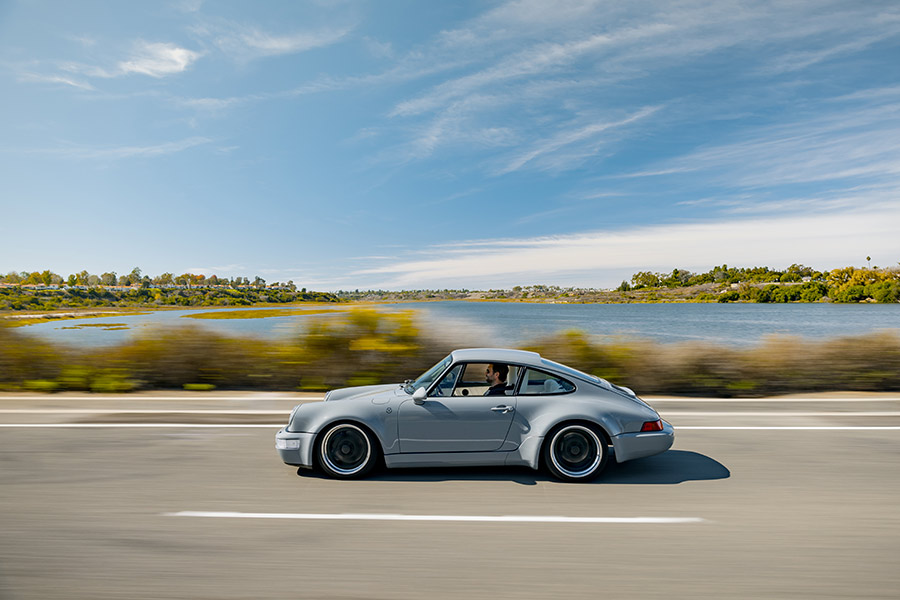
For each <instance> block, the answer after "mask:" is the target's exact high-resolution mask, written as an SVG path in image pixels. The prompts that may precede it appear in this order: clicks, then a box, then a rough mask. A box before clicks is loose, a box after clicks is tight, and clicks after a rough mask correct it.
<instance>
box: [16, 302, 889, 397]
mask: <svg viewBox="0 0 900 600" xmlns="http://www.w3.org/2000/svg"><path fill="white" fill-rule="evenodd" d="M460 346H461V344H460V341H459V340H455V341H453V342H451V341H449V340H446V339H436V338H433V337H431V336H427V335H425V334H423V333H422V332H421V331H420V330H419V328H418V326H417V325H416V322H415V318H414V314H413V313H412V312H411V311H407V312H400V313H386V312H379V311H375V310H371V309H356V310H352V311H349V312H348V313H345V314H342V315H334V316H329V317H324V316H323V317H316V318H313V319H311V320H310V321H309V322H308V325H307V327H306V329H305V330H303V331H302V332H301V333H299V334H298V335H297V336H295V337H293V338H290V339H287V340H261V339H256V338H245V337H228V336H224V335H220V334H217V333H214V332H212V331H210V330H208V329H206V328H204V327H198V326H181V327H177V328H166V329H155V330H149V331H147V332H145V333H143V334H142V335H140V336H137V337H135V338H133V339H131V340H129V341H127V342H125V343H123V344H120V345H118V346H114V347H110V348H102V349H75V348H70V347H67V346H63V345H53V344H49V343H47V342H43V341H40V340H39V339H36V338H34V337H31V336H28V335H25V334H22V333H20V332H18V331H16V330H14V329H11V328H8V327H0V389H22V388H26V389H33V390H42V391H54V390H88V391H115V392H119V391H129V390H131V389H137V388H179V389H180V388H182V387H184V385H185V384H203V385H211V386H215V387H216V388H217V389H223V388H225V389H228V388H232V389H273V390H292V389H297V388H301V389H327V388H333V387H343V386H347V385H366V384H376V383H390V382H399V381H402V380H404V379H406V378H410V377H415V376H417V375H419V374H420V373H422V372H423V371H424V370H425V369H427V368H428V367H430V366H431V365H432V364H434V363H435V362H437V361H438V360H440V359H441V358H442V357H444V356H446V355H447V354H448V353H449V352H450V351H451V350H453V348H457V347H460ZM528 349H530V350H535V351H537V352H540V353H541V354H542V355H543V356H544V357H546V358H550V359H553V360H556V361H559V362H562V363H564V364H568V365H571V366H573V367H575V368H578V369H581V370H583V371H585V372H588V373H592V374H595V375H598V376H600V377H604V378H606V379H609V380H610V381H612V382H613V383H617V384H620V385H626V386H628V387H630V388H632V389H634V390H635V391H637V392H638V393H641V394H684V395H703V396H758V395H767V394H779V393H790V392H809V391H823V390H873V391H890V390H900V337H898V335H897V333H896V332H882V333H875V334H869V335H865V336H858V337H847V338H839V339H834V340H829V341H812V340H803V339H800V338H793V337H784V336H776V337H770V338H766V339H765V340H763V342H762V343H761V344H759V345H758V346H755V347H751V348H730V347H724V346H717V345H712V344H705V343H699V342H692V343H686V344H659V343H656V342H652V341H647V340H621V339H612V340H609V339H595V338H591V337H590V336H587V335H586V334H584V333H583V332H580V331H566V332H562V333H560V334H557V335H555V336H551V337H549V338H545V339H542V340H539V341H538V342H535V343H533V344H530V345H529V346H528Z"/></svg>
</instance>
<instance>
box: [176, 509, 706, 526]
mask: <svg viewBox="0 0 900 600" xmlns="http://www.w3.org/2000/svg"><path fill="white" fill-rule="evenodd" d="M162 516H165V517H199V518H219V519H303V520H314V521H451V522H460V521H463V522H480V523H484V522H487V523H620V524H654V525H658V524H676V523H705V522H707V520H706V519H701V518H700V517H557V516H542V515H497V516H493V515H403V514H367V513H249V512H211V511H193V510H185V511H181V512H173V513H163V514H162Z"/></svg>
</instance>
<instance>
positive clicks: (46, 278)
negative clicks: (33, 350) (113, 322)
mask: <svg viewBox="0 0 900 600" xmlns="http://www.w3.org/2000/svg"><path fill="white" fill-rule="evenodd" d="M0 283H6V284H13V285H45V286H50V285H55V286H67V287H97V286H104V287H126V286H144V287H150V286H188V287H191V286H225V287H233V288H237V287H241V286H252V287H255V288H265V287H269V288H285V289H288V290H290V291H292V292H294V291H297V286H296V285H295V284H294V282H293V281H292V280H289V281H287V282H285V283H282V282H279V281H276V282H273V283H270V284H268V285H267V284H266V280H265V279H263V278H262V277H260V276H258V275H257V276H256V277H254V278H253V280H250V279H249V278H247V277H231V278H228V277H219V276H217V275H209V276H207V275H204V274H197V273H182V274H181V275H175V274H173V273H163V274H162V275H157V276H156V277H150V276H148V275H144V274H143V272H142V271H141V269H140V267H135V268H134V269H132V270H131V272H130V273H128V274H127V275H117V274H116V272H115V271H107V272H105V273H102V274H100V275H95V274H93V273H88V272H87V271H86V270H85V271H79V272H78V273H71V274H69V276H68V277H65V278H64V277H62V276H61V275H59V274H58V273H54V272H53V271H50V270H49V269H47V270H44V271H33V272H28V271H22V272H18V273H17V272H15V271H10V272H9V273H7V274H6V275H0ZM300 291H301V292H304V293H305V292H306V288H302V289H301V290H300Z"/></svg>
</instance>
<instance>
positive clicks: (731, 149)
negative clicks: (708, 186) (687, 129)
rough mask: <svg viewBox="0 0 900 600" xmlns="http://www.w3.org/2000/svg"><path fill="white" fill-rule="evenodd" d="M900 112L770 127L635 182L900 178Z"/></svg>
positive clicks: (848, 112)
mask: <svg viewBox="0 0 900 600" xmlns="http://www.w3.org/2000/svg"><path fill="white" fill-rule="evenodd" d="M898 139H900V106H897V105H896V104H893V103H887V104H871V103H867V104H862V105H861V104H852V105H847V106H843V107H840V108H838V109H832V110H830V111H827V112H824V113H823V112H820V113H819V114H818V116H816V117H814V118H810V119H804V120H798V121H793V122H789V123H785V124H776V125H770V126H768V127H762V128H758V129H757V130H755V131H754V132H753V133H752V134H750V135H748V136H747V137H746V139H743V140H739V141H736V142H734V143H731V144H725V145H717V146H712V147H708V148H703V149H700V150H697V151H694V152H691V153H689V154H687V155H685V156H682V157H679V158H677V159H674V160H670V161H667V162H666V163H663V164H662V165H660V168H658V169H651V170H648V171H643V172H638V173H633V174H630V175H629V176H632V177H650V176H664V175H677V174H679V173H688V172H692V173H696V172H704V171H705V172H715V173H717V175H716V176H715V178H716V179H718V180H720V183H722V184H728V185H731V186H734V185H737V186H745V187H769V186H775V185H786V184H798V183H815V182H824V181H835V180H842V179H858V178H864V179H871V178H876V179H879V178H885V177H888V178H892V179H895V178H896V176H897V175H900V146H898V144H897V141H896V140H898Z"/></svg>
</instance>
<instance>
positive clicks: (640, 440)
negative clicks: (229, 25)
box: [612, 421, 675, 462]
mask: <svg viewBox="0 0 900 600" xmlns="http://www.w3.org/2000/svg"><path fill="white" fill-rule="evenodd" d="M674 442H675V428H674V427H672V425H671V423H668V422H667V421H663V430H662V431H650V432H646V433H623V434H621V435H617V436H615V437H613V439H612V443H613V448H615V450H616V462H625V461H626V460H634V459H635V458H644V457H645V456H653V455H654V454H661V453H663V452H665V451H666V450H668V449H669V448H671V447H672V444H673V443H674Z"/></svg>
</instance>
